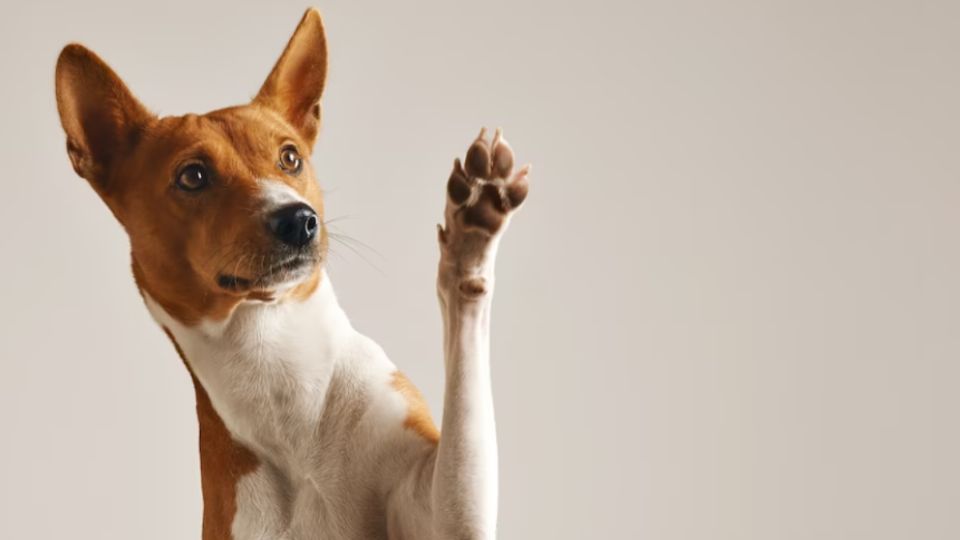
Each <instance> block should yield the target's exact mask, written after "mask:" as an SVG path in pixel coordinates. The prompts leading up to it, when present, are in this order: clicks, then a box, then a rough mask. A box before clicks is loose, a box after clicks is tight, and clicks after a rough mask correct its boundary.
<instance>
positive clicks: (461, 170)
mask: <svg viewBox="0 0 960 540" xmlns="http://www.w3.org/2000/svg"><path fill="white" fill-rule="evenodd" d="M529 172H530V166H529V165H527V166H524V167H521V168H520V169H519V170H517V171H514V170H513V150H511V149H510V145H508V144H507V141H506V140H505V139H504V138H503V133H502V132H501V131H500V130H499V129H498V130H497V132H496V133H495V134H494V136H493V140H492V141H490V142H488V141H487V139H486V131H485V130H480V135H479V136H478V137H477V140H475V141H474V142H473V144H471V145H470V148H469V149H468V150H467V157H466V159H465V160H464V162H463V163H461V162H460V160H459V159H458V160H456V161H455V162H454V164H453V172H452V173H451V174H450V180H449V181H448V182H447V207H446V211H445V212H444V214H445V221H446V226H441V227H439V239H440V248H441V249H440V251H441V257H440V275H439V281H438V284H439V286H440V290H441V293H445V291H454V290H457V291H459V293H460V295H462V296H463V297H465V298H474V299H475V298H479V297H481V296H484V295H485V294H486V293H487V292H489V287H490V285H491V283H492V278H493V258H494V254H495V252H496V248H495V246H496V243H497V240H498V238H499V236H500V235H501V234H502V233H503V231H504V229H505V228H506V224H507V222H508V221H509V219H510V216H511V214H512V213H513V212H514V211H515V210H516V209H517V208H519V207H520V205H521V204H522V203H523V200H524V199H525V198H526V197H527V190H528V188H529V184H528V183H527V175H528V173H529Z"/></svg>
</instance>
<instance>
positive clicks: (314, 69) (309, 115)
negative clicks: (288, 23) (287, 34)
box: [254, 8, 327, 146]
mask: <svg viewBox="0 0 960 540" xmlns="http://www.w3.org/2000/svg"><path fill="white" fill-rule="evenodd" d="M326 78H327V40H326V37H324V34H323V22H322V21H321V20H320V12H318V11H317V10H316V9H313V8H310V9H308V10H307V12H306V13H304V15H303V19H301V20H300V24H299V25H298V26H297V30H296V31H295V32H294V33H293V37H291V38H290V42H289V43H287V48H286V49H284V51H283V54H282V55H281V56H280V59H279V60H277V64H276V65H275V66H273V71H271V72H270V76H269V77H267V80H266V82H264V83H263V87H261V88H260V92H259V93H258V94H257V97H256V98H255V99H254V103H258V104H260V105H264V106H267V107H270V108H271V109H273V110H275V111H276V112H278V113H280V114H281V115H282V116H283V117H284V118H285V119H286V120H287V121H288V122H290V124H291V125H292V126H293V127H294V128H296V129H297V130H298V131H299V132H300V135H301V136H302V137H303V138H304V139H305V140H306V141H307V144H310V145H311V146H312V145H313V142H314V140H315V139H316V137H317V129H318V128H319V126H320V95H321V94H322V93H323V83H324V81H325V80H326Z"/></svg>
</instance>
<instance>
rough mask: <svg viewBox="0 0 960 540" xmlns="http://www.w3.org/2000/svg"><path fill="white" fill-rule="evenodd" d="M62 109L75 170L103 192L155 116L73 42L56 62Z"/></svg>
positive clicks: (90, 54)
mask: <svg viewBox="0 0 960 540" xmlns="http://www.w3.org/2000/svg"><path fill="white" fill-rule="evenodd" d="M56 86H57V109H58V110H59V111H60V123H61V124H62V125H63V130H64V131H65V132H66V133H67V154H68V155H69V156H70V162H71V163H72V164H73V170H75V171H77V174H79V175H80V176H82V177H84V178H86V179H87V180H89V181H90V183H91V184H92V185H93V187H94V189H96V190H97V191H98V192H100V193H101V195H102V194H103V193H104V192H105V191H106V190H107V188H108V186H107V185H106V183H107V174H108V171H109V168H110V164H111V161H112V160H113V159H114V158H115V156H117V155H119V154H121V153H123V152H126V151H127V150H129V149H130V148H131V146H132V144H133V143H134V142H135V140H136V137H137V136H138V135H139V134H140V132H141V130H142V128H143V126H144V125H145V124H146V123H147V122H148V121H149V120H150V119H151V118H152V116H153V115H151V114H150V112H149V111H147V109H146V108H144V106H143V105H141V104H140V102H139V101H137V98H135V97H133V94H132V93H130V90H128V89H127V87H126V85H124V84H123V81H121V80H120V77H118V76H117V74H116V73H114V72H113V70H112V69H110V67H109V66H107V64H106V63H105V62H104V61H103V60H101V59H100V58H99V57H98V56H97V55H96V54H94V53H93V52H92V51H90V50H89V49H87V48H86V47H84V46H82V45H77V44H70V45H67V46H66V47H64V48H63V51H61V52H60V57H59V58H58V59H57V71H56Z"/></svg>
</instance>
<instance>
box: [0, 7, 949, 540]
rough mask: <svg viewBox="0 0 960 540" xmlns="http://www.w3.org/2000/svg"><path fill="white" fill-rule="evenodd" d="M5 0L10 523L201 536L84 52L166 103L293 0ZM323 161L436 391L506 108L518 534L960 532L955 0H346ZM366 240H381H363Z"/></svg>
mask: <svg viewBox="0 0 960 540" xmlns="http://www.w3.org/2000/svg"><path fill="white" fill-rule="evenodd" d="M302 2H303V0H300V1H296V2H292V1H285V2H260V3H251V2H216V3H215V2H208V1H199V0H193V1H181V0H164V1H155V2H149V3H139V2H121V1H119V0H98V1H89V2H63V3H62V5H56V4H52V3H40V2H12V1H11V0H5V1H4V6H3V15H2V17H0V46H2V50H3V55H2V59H0V74H2V75H0V80H2V84H0V95H2V97H3V104H4V107H3V109H4V112H3V115H2V120H0V158H2V159H0V164H2V168H3V171H4V174H3V176H4V178H3V184H2V186H3V191H2V192H3V195H2V196H0V220H2V221H0V230H2V231H3V232H2V234H0V253H2V265H0V272H2V283H3V285H4V290H3V299H2V303H3V306H4V309H3V310H0V332H2V339H0V355H2V374H0V429H2V434H3V435H2V446H0V538H5V539H20V538H91V539H94V538H95V539H130V538H137V539H172V538H198V537H199V534H198V531H199V521H200V496H199V477H198V470H197V467H198V465H197V452H196V433H195V429H196V428H195V420H194V416H193V410H192V408H193V393H192V389H191V386H190V382H189V379H188V377H187V375H186V372H185V370H184V369H183V367H182V366H181V365H180V362H179V360H178V359H177V358H176V355H175V354H174V352H173V350H172V348H171V346H170V345H169V343H167V341H166V339H165V338H164V337H163V335H162V334H161V332H160V331H159V330H158V329H157V328H156V327H155V326H154V324H153V323H152V321H151V320H150V319H149V317H148V315H147V313H146V311H145V310H144V308H143V306H142V304H141V301H140V298H139V297H138V295H137V293H136V290H135V288H134V286H133V281H132V279H131V277H130V272H129V270H128V260H127V259H128V255H127V244H126V239H125V237H124V235H123V233H122V232H121V230H120V228H119V227H118V226H117V225H116V224H115V223H114V222H113V220H112V218H111V216H110V215H109V213H108V212H107V211H106V209H105V208H104V207H103V205H102V204H101V203H100V202H99V201H98V200H97V199H96V197H95V195H94V194H93V192H92V190H90V189H89V188H88V187H87V186H86V184H85V183H84V182H83V181H82V180H80V179H78V178H76V177H75V176H74V174H73V173H72V171H71V169H70V167H69V164H68V161H67V158H66V155H65V152H64V140H63V135H62V133H61V131H60V127H59V124H58V120H57V117H56V113H55V109H54V101H53V77H52V74H53V65H54V61H55V58H56V55H57V53H58V51H59V49H60V47H61V46H63V45H64V44H65V43H66V42H68V41H71V40H76V41H81V42H83V43H85V44H87V45H89V46H91V47H92V48H93V49H94V50H96V51H98V52H99V53H100V54H101V55H103V56H104V58H106V59H107V61H108V62H110V63H111V64H112V65H113V66H114V67H115V68H116V69H117V71H118V72H119V73H120V74H121V76H123V77H124V78H125V79H126V80H127V81H128V83H129V84H130V86H131V88H132V89H133V90H134V92H136V93H137V94H138V95H139V96H140V97H141V98H142V99H143V100H144V102H145V103H147V104H148V105H149V106H151V107H152V108H154V109H155V110H157V111H158V112H161V113H169V114H179V113H183V112H188V111H204V110H208V109H211V108H216V107H219V106H223V105H227V104H232V103H237V102H241V101H244V100H246V99H248V98H249V97H251V96H252V95H253V93H254V92H255V91H256V89H257V88H258V86H259V84H260V82H261V81H262V80H263V78H264V77H265V76H266V74H267V72H268V70H269V68H270V67H271V65H272V63H273V61H274V60H275V58H276V57H277V55H278V54H279V52H280V50H281V49H282V47H283V45H284V43H285V42H286V40H287V38H288V37H289V35H290V33H291V32H292V30H293V28H294V26H295V24H296V22H297V20H298V19H299V17H300V15H301V13H302V11H303V9H304V7H305V5H304V4H303V3H302ZM319 7H320V8H321V9H322V11H323V12H324V14H325V20H326V25H327V27H328V32H329V41H330V50H331V69H330V77H329V87H328V92H327V94H326V97H325V104H326V114H325V126H324V128H323V132H322V135H321V140H320V144H319V146H318V149H317V151H316V152H315V155H314V157H315V162H316V166H317V168H318V171H319V175H320V177H321V178H322V183H323V185H324V187H325V188H326V189H327V204H328V217H331V218H333V217H342V219H339V220H338V221H336V222H335V224H336V230H337V232H339V233H342V234H347V235H350V236H351V237H353V238H355V239H357V240H359V241H362V242H364V243H365V244H368V245H369V246H371V247H372V248H373V249H367V248H365V247H362V246H360V245H356V246H353V245H334V249H335V252H336V255H335V257H334V259H333V262H332V263H331V267H330V272H331V274H332V277H333V280H334V283H335V284H336V287H337V290H338V292H339V294H340V297H341V299H342V303H343V304H344V306H345V308H346V309H347V312H348V313H349V314H351V316H352V318H353V320H354V321H355V324H356V326H357V327H358V328H360V329H361V330H362V331H364V332H365V333H368V334H369V335H371V336H373V337H374V338H375V339H377V340H378V341H379V342H380V343H381V344H382V345H383V346H384V347H385V348H386V350H387V351H388V353H390V355H391V356H392V358H393V359H394V361H395V362H396V363H397V364H398V365H399V366H400V367H401V368H402V369H404V370H405V371H407V372H408V373H409V374H410V375H411V377H412V378H413V380H414V381H416V382H417V383H418V384H419V385H420V387H421V388H422V389H423V390H424V392H425V393H426V395H427V397H428V398H429V401H430V404H431V405H432V407H433V409H434V412H435V413H437V414H439V405H440V402H441V392H442V369H441V368H442V364H441V359H440V320H439V316H438V310H437V307H436V301H435V297H434V288H433V280H434V269H435V261H436V257H437V253H436V247H435V244H434V229H433V226H434V223H435V222H436V221H437V220H438V219H439V218H440V213H441V205H442V201H443V192H442V189H443V185H444V182H445V180H446V176H447V173H448V170H449V166H450V163H451V160H452V158H453V157H454V156H455V155H458V154H460V153H461V152H463V151H464V150H465V147H466V145H467V143H468V142H469V141H470V140H471V138H472V137H473V136H474V135H475V132H476V130H477V128H478V127H479V126H481V125H484V124H485V125H489V126H493V125H503V126H505V127H506V128H507V134H508V136H509V138H510V140H511V142H512V143H513V144H514V147H515V148H516V149H517V152H518V154H519V158H520V159H521V160H523V161H530V162H533V163H534V164H535V171H534V172H535V174H534V191H533V192H532V195H531V198H530V199H529V203H528V205H527V208H526V209H525V210H524V212H523V213H522V214H521V215H520V216H519V217H518V219H516V220H515V221H514V224H513V227H512V229H511V230H510V231H509V235H508V238H507V239H506V240H505V242H504V244H503V246H502V250H501V254H500V259H499V268H498V290H497V299H496V309H495V315H494V336H493V340H494V341H493V355H494V379H495V390H496V403H497V409H498V415H499V417H498V424H499V426H498V427H499V433H500V448H501V456H502V458H501V459H502V471H501V477H502V498H501V520H500V522H501V538H503V539H507V540H513V539H531V538H551V539H594V538H611V539H613V538H617V539H619V538H649V539H656V540H680V539H683V540H699V539H710V540H726V539H730V540H742V539H757V540H768V539H777V540H781V539H782V540H792V539H796V540H811V539H818V540H819V539H869V540H882V539H890V540H894V539H897V540H901V539H911V540H913V539H920V540H934V539H944V540H946V539H956V538H960V515H958V508H960V465H958V456H960V422H958V417H957V414H958V410H960V408H958V407H960V394H958V391H957V386H958V383H960V331H958V330H960V328H958V325H960V282H958V279H957V278H958V275H960V253H958V249H960V243H958V237H960V174H958V173H960V157H958V149H960V100H958V97H960V4H958V3H956V2H922V1H902V2H884V1H881V2H877V1H863V2H852V1H844V2H838V1H818V2H809V1H793V2H751V1H738V2H710V1H701V2H689V1H680V2H678V1H673V0H671V1H664V2H639V1H634V2H620V3H614V2H578V3H576V4H574V3H566V2H564V3H561V2H552V3H546V2H544V3H534V2H506V1H504V2H486V1H484V2H471V3H453V2H447V1H440V0H437V1H435V2H430V3H427V2H381V3H378V4H372V3H368V2H345V1H340V2H334V1H326V2H323V3H322V4H321V5H320V6H319ZM374 250H375V251H374Z"/></svg>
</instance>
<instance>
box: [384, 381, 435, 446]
mask: <svg viewBox="0 0 960 540" xmlns="http://www.w3.org/2000/svg"><path fill="white" fill-rule="evenodd" d="M391 386H393V388H394V390H396V391H397V392H400V395H402V396H403V398H404V399H405V400H406V401H407V418H406V420H404V422H403V425H404V427H406V428H407V429H411V430H413V431H415V432H416V433H417V434H419V435H420V436H421V437H423V438H424V439H426V440H428V441H430V442H431V443H433V444H437V443H438V442H440V431H439V430H438V429H437V426H436V424H434V423H433V417H432V416H431V415H430V408H429V407H427V403H426V401H424V400H423V394H421V393H420V390H418V389H417V387H416V386H414V385H413V383H412V382H410V379H408V378H407V376H406V375H404V374H403V373H401V372H399V371H395V372H394V373H393V381H392V382H391Z"/></svg>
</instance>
